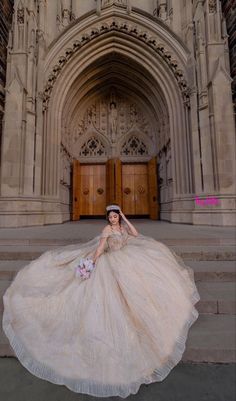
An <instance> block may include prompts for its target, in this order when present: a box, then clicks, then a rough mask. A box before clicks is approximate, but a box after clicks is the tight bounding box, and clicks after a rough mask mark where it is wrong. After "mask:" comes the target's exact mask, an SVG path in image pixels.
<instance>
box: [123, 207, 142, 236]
mask: <svg viewBox="0 0 236 401" xmlns="http://www.w3.org/2000/svg"><path fill="white" fill-rule="evenodd" d="M120 215H121V217H122V219H123V220H124V221H125V223H126V224H127V226H128V227H129V231H130V232H131V234H132V235H133V236H134V237H137V236H138V231H137V230H136V228H135V227H134V226H133V224H131V223H130V221H129V220H128V219H127V218H126V217H125V215H124V213H123V212H122V211H120Z"/></svg>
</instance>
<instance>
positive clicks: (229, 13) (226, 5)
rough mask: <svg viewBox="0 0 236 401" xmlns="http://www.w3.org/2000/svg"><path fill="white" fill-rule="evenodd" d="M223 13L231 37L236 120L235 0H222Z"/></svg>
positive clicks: (231, 64)
mask: <svg viewBox="0 0 236 401" xmlns="http://www.w3.org/2000/svg"><path fill="white" fill-rule="evenodd" d="M222 11H223V14H224V16H225V20H226V28H227V33H228V35H229V38H228V41H229V59H230V71H231V78H232V79H233V82H232V96H233V103H234V113H235V120H236V28H235V27H236V2H235V1H234V0H222Z"/></svg>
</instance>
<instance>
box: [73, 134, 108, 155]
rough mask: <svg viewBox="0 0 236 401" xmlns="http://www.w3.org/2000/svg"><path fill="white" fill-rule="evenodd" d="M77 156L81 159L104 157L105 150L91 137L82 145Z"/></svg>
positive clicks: (100, 143) (97, 140)
mask: <svg viewBox="0 0 236 401" xmlns="http://www.w3.org/2000/svg"><path fill="white" fill-rule="evenodd" d="M79 155H80V156H82V157H97V156H98V157H99V156H104V155H106V149H105V146H104V145H103V143H102V142H101V141H100V140H99V139H98V138H96V137H95V136H92V137H91V138H89V139H88V140H87V141H86V142H85V143H84V144H83V146H82V147H81V150H80V154H79Z"/></svg>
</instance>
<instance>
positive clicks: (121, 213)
mask: <svg viewBox="0 0 236 401" xmlns="http://www.w3.org/2000/svg"><path fill="white" fill-rule="evenodd" d="M120 215H121V217H122V219H124V220H126V221H127V218H126V217H125V215H124V213H123V212H122V211H121V210H120Z"/></svg>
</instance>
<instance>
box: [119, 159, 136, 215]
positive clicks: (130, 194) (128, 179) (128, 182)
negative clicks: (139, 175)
mask: <svg viewBox="0 0 236 401" xmlns="http://www.w3.org/2000/svg"><path fill="white" fill-rule="evenodd" d="M131 167H132V166H130V165H128V164H124V165H123V166H122V198H123V212H124V214H129V215H132V214H135V199H134V195H135V193H134V174H133V173H132V172H133V167H132V168H131Z"/></svg>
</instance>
